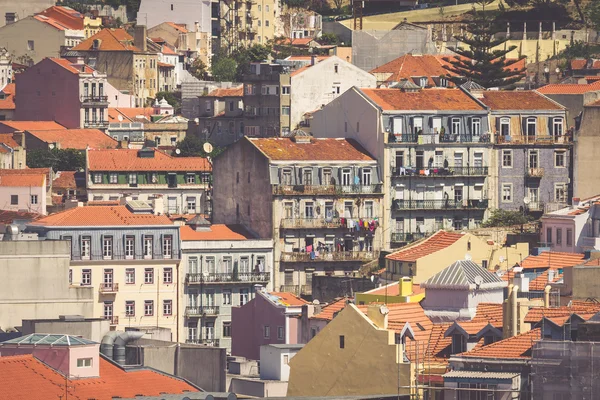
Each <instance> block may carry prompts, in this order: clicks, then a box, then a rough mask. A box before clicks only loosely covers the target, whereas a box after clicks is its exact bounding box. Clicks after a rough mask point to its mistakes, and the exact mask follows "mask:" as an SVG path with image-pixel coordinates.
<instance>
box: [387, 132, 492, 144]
mask: <svg viewBox="0 0 600 400" xmlns="http://www.w3.org/2000/svg"><path fill="white" fill-rule="evenodd" d="M389 143H418V144H440V143H490V135H489V134H483V135H471V134H448V133H445V134H441V133H438V132H423V133H404V134H390V135H389Z"/></svg>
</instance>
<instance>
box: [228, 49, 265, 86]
mask: <svg viewBox="0 0 600 400" xmlns="http://www.w3.org/2000/svg"><path fill="white" fill-rule="evenodd" d="M271 51H272V48H271V46H270V45H262V44H253V45H252V46H250V47H240V48H238V49H237V50H235V51H234V52H233V53H232V54H231V58H233V60H235V62H236V64H237V65H236V73H235V76H236V79H237V80H238V81H241V80H242V77H243V75H244V74H246V73H248V71H249V68H250V63H253V62H262V61H267V60H268V59H269V57H270V56H271Z"/></svg>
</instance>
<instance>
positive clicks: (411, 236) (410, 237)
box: [391, 232, 427, 243]
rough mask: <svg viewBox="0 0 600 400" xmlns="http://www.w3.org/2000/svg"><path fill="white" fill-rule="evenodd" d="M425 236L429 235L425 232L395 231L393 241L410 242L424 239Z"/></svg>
mask: <svg viewBox="0 0 600 400" xmlns="http://www.w3.org/2000/svg"><path fill="white" fill-rule="evenodd" d="M425 236H427V235H426V234H425V233H405V232H393V233H392V238H391V241H392V243H410V242H414V241H415V240H419V239H423V238H424V237H425Z"/></svg>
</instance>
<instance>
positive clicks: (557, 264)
mask: <svg viewBox="0 0 600 400" xmlns="http://www.w3.org/2000/svg"><path fill="white" fill-rule="evenodd" d="M583 257H584V254H580V253H561V252H557V251H552V252H549V251H544V252H543V253H542V254H540V255H538V256H528V257H527V258H525V259H524V260H523V262H522V263H521V267H523V269H535V268H550V267H552V268H564V267H572V266H574V265H579V264H582V263H583Z"/></svg>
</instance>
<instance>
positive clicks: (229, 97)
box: [195, 86, 244, 146]
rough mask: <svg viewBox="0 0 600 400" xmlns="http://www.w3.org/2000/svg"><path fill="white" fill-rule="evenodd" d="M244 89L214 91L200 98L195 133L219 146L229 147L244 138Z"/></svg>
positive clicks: (240, 87)
mask: <svg viewBox="0 0 600 400" xmlns="http://www.w3.org/2000/svg"><path fill="white" fill-rule="evenodd" d="M243 96H244V89H243V87H242V86H239V87H235V88H226V89H215V90H213V91H212V92H210V93H208V94H207V95H205V96H200V112H199V115H198V125H197V126H196V128H195V129H196V132H197V134H198V136H199V137H200V138H202V139H204V140H210V141H211V143H215V144H216V145H219V146H226V145H229V144H231V143H233V142H235V141H237V140H239V139H240V138H241V137H242V136H244V100H243Z"/></svg>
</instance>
